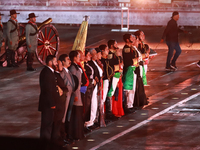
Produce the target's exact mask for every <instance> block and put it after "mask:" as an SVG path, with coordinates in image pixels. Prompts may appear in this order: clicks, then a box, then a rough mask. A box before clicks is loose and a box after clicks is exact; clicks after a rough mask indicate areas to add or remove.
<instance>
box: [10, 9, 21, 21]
mask: <svg viewBox="0 0 200 150" xmlns="http://www.w3.org/2000/svg"><path fill="white" fill-rule="evenodd" d="M17 14H19V13H17V12H16V10H14V9H13V10H10V16H11V18H13V19H17Z"/></svg>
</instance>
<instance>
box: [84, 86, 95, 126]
mask: <svg viewBox="0 0 200 150" xmlns="http://www.w3.org/2000/svg"><path fill="white" fill-rule="evenodd" d="M97 89H98V87H97V85H96V86H95V88H94V91H93V93H92V99H91V113H90V121H87V122H85V126H87V127H89V126H92V125H93V124H94V120H95V118H96V115H97V107H98V100H97Z"/></svg>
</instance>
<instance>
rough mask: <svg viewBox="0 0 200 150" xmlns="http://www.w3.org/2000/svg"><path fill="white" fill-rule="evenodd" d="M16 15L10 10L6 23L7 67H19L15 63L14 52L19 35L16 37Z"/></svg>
mask: <svg viewBox="0 0 200 150" xmlns="http://www.w3.org/2000/svg"><path fill="white" fill-rule="evenodd" d="M17 14H19V13H17V12H16V10H14V9H13V10H10V16H11V17H10V19H9V20H8V22H7V31H6V33H7V45H8V49H7V50H6V56H7V67H19V66H18V65H17V64H16V63H15V51H16V50H17V47H18V41H19V35H18V29H19V26H18V23H17Z"/></svg>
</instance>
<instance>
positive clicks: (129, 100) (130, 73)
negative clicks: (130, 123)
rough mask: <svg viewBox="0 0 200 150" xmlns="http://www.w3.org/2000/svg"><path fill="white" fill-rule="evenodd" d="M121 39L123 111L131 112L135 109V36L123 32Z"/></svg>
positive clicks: (136, 60) (136, 65) (136, 62)
mask: <svg viewBox="0 0 200 150" xmlns="http://www.w3.org/2000/svg"><path fill="white" fill-rule="evenodd" d="M123 40H124V42H125V45H124V47H123V50H122V56H123V60H125V61H124V67H123V75H124V76H123V85H124V91H125V98H126V99H125V101H124V111H125V113H132V112H134V111H135V110H134V108H133V103H134V98H135V90H136V78H137V75H136V73H135V72H134V71H135V69H136V67H138V54H137V52H136V50H135V48H134V47H133V44H134V43H135V42H136V37H135V36H134V35H132V34H124V36H123Z"/></svg>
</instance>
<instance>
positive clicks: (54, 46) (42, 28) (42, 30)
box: [0, 18, 60, 65]
mask: <svg viewBox="0 0 200 150" xmlns="http://www.w3.org/2000/svg"><path fill="white" fill-rule="evenodd" d="M51 22H52V19H51V18H48V19H47V20H45V21H44V22H42V23H40V24H38V46H37V49H36V52H35V54H36V57H37V59H38V61H39V62H40V63H41V64H42V65H45V59H46V57H47V56H48V55H55V56H57V54H58V51H59V45H60V39H59V36H58V31H57V29H56V28H55V26H53V25H52V24H50V23H51ZM25 26H26V24H19V31H18V32H19V44H18V48H17V50H16V52H15V61H16V63H17V64H18V65H20V64H22V63H23V62H24V61H25V60H26V58H27V45H26V36H25ZM5 58H6V53H3V54H2V55H1V56H0V60H1V61H5Z"/></svg>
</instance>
